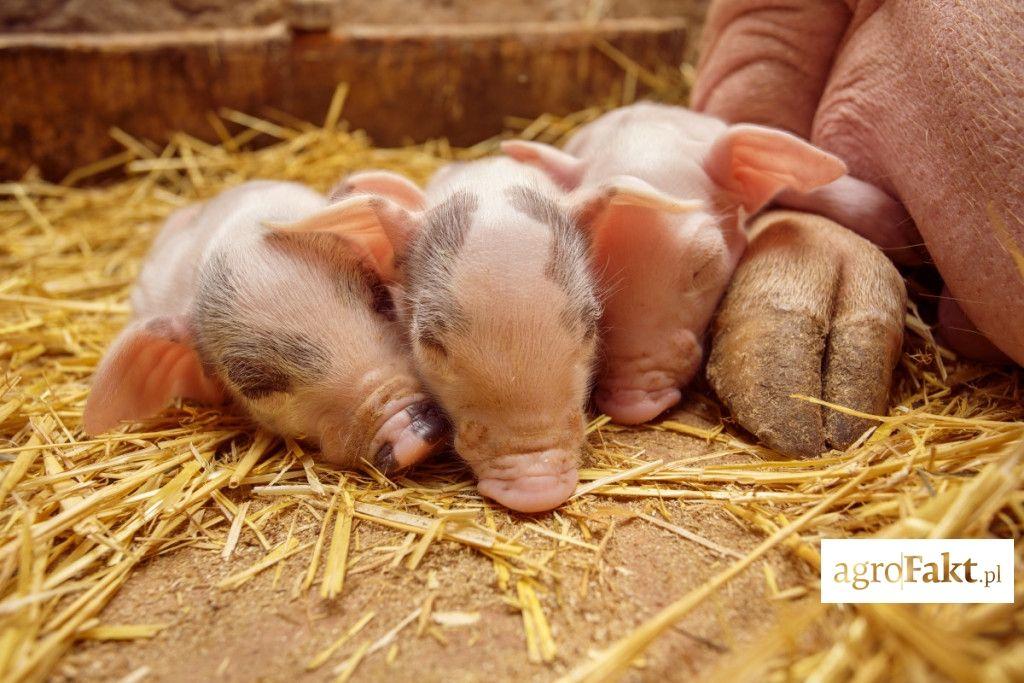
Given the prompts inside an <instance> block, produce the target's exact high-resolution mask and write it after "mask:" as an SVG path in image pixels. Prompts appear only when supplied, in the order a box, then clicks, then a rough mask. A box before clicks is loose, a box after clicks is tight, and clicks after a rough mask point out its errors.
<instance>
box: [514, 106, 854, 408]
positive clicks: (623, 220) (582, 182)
mask: <svg viewBox="0 0 1024 683" xmlns="http://www.w3.org/2000/svg"><path fill="white" fill-rule="evenodd" d="M502 150H503V151H504V152H505V153H506V154H508V155H509V156H511V157H513V158H515V159H517V160H519V161H521V162H524V163H527V164H531V165H534V166H536V167H538V168H540V169H543V170H544V171H545V172H546V173H547V174H548V175H549V176H550V177H551V178H552V179H553V180H554V181H555V182H556V183H558V184H559V185H560V186H561V187H562V188H563V189H565V190H567V191H571V192H572V194H571V195H570V198H572V197H574V196H576V195H582V196H586V195H589V194H592V193H594V192H602V191H603V192H605V193H607V192H612V193H616V195H617V196H616V199H615V200H614V201H611V202H608V203H607V204H605V205H604V206H603V207H601V208H602V210H600V211H596V212H595V211H578V212H577V215H578V216H579V219H580V223H581V227H582V228H583V229H585V230H587V231H588V232H589V233H590V239H591V241H592V243H593V251H594V259H595V266H596V272H597V273H598V274H599V277H600V280H601V286H602V290H603V298H604V302H605V303H604V316H603V318H602V321H601V327H602V336H603V358H602V362H601V367H600V370H599V374H598V379H597V388H596V391H595V402H596V404H597V406H598V408H599V409H600V410H601V411H602V412H604V413H606V414H607V415H609V416H611V417H612V418H613V419H614V420H615V421H616V422H620V423H624V424H638V423H641V422H646V421H648V420H650V419H652V418H654V417H656V416H657V415H658V414H660V413H661V412H663V411H664V410H666V409H667V408H670V407H671V406H673V405H675V404H676V403H677V402H678V401H679V399H680V396H681V394H680V388H681V387H683V386H685V385H686V384H687V383H689V382H690V380H691V379H692V378H693V376H694V375H695V374H696V373H697V371H698V370H699V369H700V366H701V361H702V358H703V354H704V352H703V338H704V332H705V330H706V329H707V327H708V324H709V322H710V320H711V317H712V315H713V313H714V311H715V308H716V306H717V305H718V302H719V299H720V298H721V297H722V294H723V293H724V291H725V288H726V285H727V284H728V283H729V278H730V276H731V275H732V272H733V270H734V268H735V267H736V263H737V261H738V260H739V258H740V256H741V254H742V253H743V249H744V246H745V244H746V237H745V234H744V230H743V228H744V225H743V223H744V220H745V216H747V215H750V214H753V213H755V212H757V211H758V210H759V209H761V208H762V207H763V206H764V205H765V204H766V203H768V201H770V200H771V199H772V197H773V196H775V194H776V193H778V192H779V191H781V190H784V189H787V188H790V189H795V190H799V191H801V192H807V191H809V190H812V189H814V188H816V187H818V186H821V185H824V184H826V183H828V182H830V181H833V180H835V179H836V178H838V177H839V176H841V175H842V174H843V173H844V171H845V167H844V165H843V163H842V162H841V161H839V160H838V159H837V158H835V157H833V156H832V155H830V154H827V153H825V152H822V151H821V150H819V149H817V148H815V147H812V146H811V145H809V144H808V143H806V142H804V141H802V140H800V139H798V138H796V137H794V136H792V135H789V134H787V133H784V132H782V131H778V130H774V129H770V128H765V127H762V126H749V125H748V126H727V125H726V124H725V123H723V122H722V121H720V120H718V119H715V118H713V117H710V116H705V115H702V114H697V113H695V112H692V111H690V110H687V109H683V108H680V107H671V106H666V105H659V104H652V103H639V104H635V105H632V106H628V107H623V108H621V109H617V110H615V111H612V112H610V113H608V114H605V115H604V116H602V117H600V118H598V119H597V120H596V121H594V122H592V123H590V124H588V125H586V126H584V127H583V128H582V129H580V131H579V132H578V133H577V134H576V135H575V136H574V137H573V138H572V140H571V141H570V143H569V144H568V145H567V146H566V148H565V150H564V151H561V150H558V149H556V148H554V147H551V146H548V145H544V144H540V143H535V142H523V141H509V142H506V143H504V144H503V145H502ZM571 202H572V200H571V199H570V203H571Z"/></svg>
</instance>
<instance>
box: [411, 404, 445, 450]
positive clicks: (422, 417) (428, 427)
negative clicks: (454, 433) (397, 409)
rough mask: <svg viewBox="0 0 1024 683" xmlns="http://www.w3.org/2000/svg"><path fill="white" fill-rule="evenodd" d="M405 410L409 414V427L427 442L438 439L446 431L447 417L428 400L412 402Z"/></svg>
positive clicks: (442, 436)
mask: <svg viewBox="0 0 1024 683" xmlns="http://www.w3.org/2000/svg"><path fill="white" fill-rule="evenodd" d="M405 412H406V413H408V414H409V420H410V429H412V431H413V433H414V434H415V435H416V436H418V437H419V438H420V439H422V440H423V441H424V442H426V443H428V444H433V443H436V442H437V441H440V440H441V439H443V438H444V437H445V435H446V434H447V433H448V430H449V428H450V424H449V423H448V418H447V417H446V416H445V414H444V413H443V412H442V411H441V409H440V408H438V407H437V406H436V405H434V404H433V403H431V402H430V401H422V402H420V403H413V404H412V405H411V406H409V407H408V408H406V409H405Z"/></svg>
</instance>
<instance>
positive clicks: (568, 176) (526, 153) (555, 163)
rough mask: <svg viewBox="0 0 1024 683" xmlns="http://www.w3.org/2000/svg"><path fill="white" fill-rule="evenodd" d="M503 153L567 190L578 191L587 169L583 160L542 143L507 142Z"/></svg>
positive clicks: (503, 145) (503, 147) (503, 143)
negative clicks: (539, 171) (546, 176)
mask: <svg viewBox="0 0 1024 683" xmlns="http://www.w3.org/2000/svg"><path fill="white" fill-rule="evenodd" d="M501 151H502V152H504V153H505V154H506V155H507V156H510V157H512V158H513V159H515V160H516V161H518V162H520V163H524V164H529V165H530V166H534V167H535V168H539V169H540V170H542V171H544V173H546V174H547V175H548V177H549V178H551V180H553V181H555V183H556V184H557V185H559V186H560V187H562V188H563V189H565V190H574V189H576V187H577V186H579V184H580V181H581V180H582V179H583V173H584V171H586V168H587V164H586V162H585V161H583V159H579V158H577V157H574V156H573V155H571V154H569V153H568V152H563V151H562V150H560V149H558V148H557V147H552V146H551V145H545V144H544V143H542V142H527V141H526V140H506V141H504V142H502V143H501Z"/></svg>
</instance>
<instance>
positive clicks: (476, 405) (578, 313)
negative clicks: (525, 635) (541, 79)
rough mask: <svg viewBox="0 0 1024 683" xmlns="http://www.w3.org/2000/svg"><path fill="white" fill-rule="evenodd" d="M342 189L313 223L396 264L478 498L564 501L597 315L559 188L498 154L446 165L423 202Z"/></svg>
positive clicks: (425, 360)
mask: <svg viewBox="0 0 1024 683" xmlns="http://www.w3.org/2000/svg"><path fill="white" fill-rule="evenodd" d="M343 192H344V193H345V194H346V195H348V198H347V199H345V200H344V201H343V202H342V203H341V204H338V205H337V206H335V207H332V209H330V210H329V211H328V212H327V214H326V215H324V216H322V217H321V218H320V219H317V220H318V221H319V223H320V224H321V225H323V226H325V229H334V230H336V231H339V232H341V233H344V234H360V235H362V236H363V237H365V238H366V239H368V240H375V241H377V243H378V244H381V248H382V249H385V250H387V249H391V250H392V251H393V252H395V253H397V254H398V257H397V261H398V262H399V263H400V264H401V267H402V268H403V269H404V277H405V281H406V283H407V285H406V297H405V302H404V308H405V311H404V315H405V317H406V318H407V320H408V325H409V329H410V337H411V340H412V346H413V353H414V356H415V358H416V363H417V366H418V369H419V371H420V374H421V376H422V378H423V381H424V384H425V385H426V387H427V388H428V389H429V391H430V393H431V394H432V395H433V396H434V397H436V399H437V401H438V402H439V403H440V405H441V406H442V407H443V408H444V409H445V410H446V411H447V413H448V414H449V416H450V418H451V420H452V423H453V425H454V429H455V448H456V450H457V451H458V453H459V454H460V455H461V456H462V457H463V458H464V459H465V460H466V461H467V462H468V463H469V464H470V466H471V467H472V468H473V471H474V472H475V473H476V475H477V477H478V478H479V484H478V488H479V490H480V493H482V494H483V495H485V496H488V497H490V498H493V499H494V500H496V501H498V502H499V503H501V504H503V505H505V506H507V507H509V508H511V509H513V510H518V511H522V512H539V511H543V510H549V509H551V508H554V507H556V506H558V505H559V504H561V503H562V502H563V501H565V500H566V499H567V498H568V497H569V496H570V495H572V493H573V491H574V490H575V487H576V483H577V460H578V458H579V454H580V450H581V447H582V445H583V439H584V434H583V427H584V407H585V403H586V400H587V394H588V391H589V382H590V375H591V372H592V366H593V362H594V356H595V347H596V343H597V340H596V336H597V335H596V331H597V323H598V319H599V317H600V306H599V303H598V299H597V297H596V296H595V287H594V283H593V282H592V279H591V275H590V274H589V269H588V261H587V248H586V243H585V240H584V239H583V236H582V234H581V232H580V231H579V230H578V229H577V227H576V226H575V223H574V220H573V212H572V211H571V209H572V208H574V207H572V206H571V205H570V204H569V203H568V202H567V201H566V197H565V194H564V192H562V190H561V189H559V187H558V186H557V185H556V184H555V183H554V182H552V181H551V180H550V179H549V178H548V177H547V176H546V175H545V174H543V173H541V172H540V171H538V170H536V169H533V168H530V167H528V166H525V165H522V164H518V163H516V162H515V161H513V160H511V159H505V158H498V159H487V160H483V161H476V162H471V163H466V164H453V165H451V166H448V167H446V168H444V169H442V170H441V171H440V172H439V173H438V174H437V176H436V177H435V178H434V180H433V181H432V183H431V184H430V186H429V188H428V189H427V192H426V193H425V194H424V193H423V192H421V191H420V190H419V189H418V188H416V187H415V186H414V185H412V184H411V183H409V182H408V181H407V180H405V179H403V178H401V177H399V176H395V175H394V174H390V173H383V172H377V173H364V174H359V175H357V176H354V177H351V178H349V179H348V181H347V183H346V184H345V187H344V188H343ZM611 197H612V193H606V192H595V193H592V194H591V195H589V201H587V202H583V203H581V204H580V207H581V208H589V210H592V211H599V210H601V207H603V206H604V205H606V204H607V203H608V202H609V201H610V199H611ZM326 226H333V228H327V227H326ZM385 243H386V246H384V245H385Z"/></svg>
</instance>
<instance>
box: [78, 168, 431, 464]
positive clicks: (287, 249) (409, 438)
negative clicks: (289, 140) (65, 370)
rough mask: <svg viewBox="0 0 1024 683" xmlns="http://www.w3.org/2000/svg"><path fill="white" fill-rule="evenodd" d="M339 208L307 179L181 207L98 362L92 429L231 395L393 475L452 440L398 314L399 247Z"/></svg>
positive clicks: (266, 417)
mask: <svg viewBox="0 0 1024 683" xmlns="http://www.w3.org/2000/svg"><path fill="white" fill-rule="evenodd" d="M329 208H330V207H329V205H328V203H327V202H326V201H325V199H324V198H323V197H321V196H320V195H318V194H317V193H315V192H313V191H312V190H309V189H308V188H305V187H303V186H300V185H296V184H293V183H277V182H269V181H254V182H250V183H246V184H244V185H241V186H239V187H237V188H234V189H232V190H229V191H227V192H224V193H223V194H221V195H220V196H218V197H216V198H215V199H213V200H211V201H209V202H208V203H206V204H205V205H203V206H202V207H201V208H198V209H197V208H191V209H189V210H187V212H186V213H183V214H176V215H175V216H173V217H172V219H170V220H169V221H168V223H167V225H166V226H165V228H164V231H163V232H162V233H161V235H160V236H159V237H158V238H157V241H156V242H155V243H154V249H153V251H152V252H151V254H150V255H149V256H148V258H147V260H146V262H145V263H144V265H143V269H142V273H141V275H140V278H139V282H138V285H137V287H136V291H135V293H134V294H133V303H134V307H135V313H136V319H135V321H133V322H132V323H131V324H129V326H128V327H127V328H126V329H125V331H124V332H122V334H121V335H120V336H119V337H118V339H117V340H116V341H115V343H114V345H113V346H112V347H111V349H110V350H109V351H108V353H107V355H106V356H105V358H104V359H103V361H102V363H101V364H100V367H99V369H98V370H97V373H96V376H95V378H94V380H93V389H92V392H91V394H90V397H89V400H88V403H87V406H86V411H85V428H86V430H87V431H89V432H90V433H99V432H102V431H105V430H107V429H110V428H112V427H114V426H115V425H116V424H117V423H119V422H121V421H123V420H138V419H143V418H146V417H149V416H152V415H154V414H156V413H157V412H159V411H160V410H161V409H162V408H163V407H164V406H166V405H167V403H168V402H169V401H170V400H171V399H173V398H176V397H181V398H188V399H193V400H197V401H200V402H206V403H216V402H219V401H221V400H223V399H224V398H226V397H230V398H231V399H233V400H234V401H235V402H237V403H238V404H239V405H240V406H242V407H243V408H244V409H245V410H246V411H247V412H248V413H249V414H250V415H251V416H252V417H253V418H255V419H256V420H257V421H258V422H260V423H262V424H263V425H264V426H266V427H268V428H269V429H272V430H274V431H276V432H278V433H280V434H283V435H286V436H290V437H295V438H304V439H308V440H310V441H313V442H315V443H316V444H318V445H319V446H320V448H321V450H322V454H323V457H324V458H325V459H326V460H328V461H330V462H334V463H337V464H340V465H344V466H355V465H358V464H359V463H360V462H361V461H369V462H372V463H374V464H375V465H376V466H377V467H379V468H380V469H382V470H385V471H387V470H392V469H395V468H398V467H404V466H408V465H411V464H412V463H414V462H416V461H418V460H420V459H422V458H424V457H426V456H427V455H429V454H430V453H431V452H433V451H434V450H436V449H437V448H438V447H440V445H441V444H442V443H443V441H444V436H445V434H446V430H447V424H446V420H445V418H444V416H443V415H442V413H441V412H440V411H439V410H438V409H437V408H436V407H434V406H433V404H432V403H431V402H430V401H429V400H428V399H427V397H426V395H425V394H424V393H423V391H422V389H421V388H420V385H419V381H418V380H417V379H416V376H415V373H414V371H413V368H412V362H411V360H410V358H409V357H408V355H407V354H406V352H405V351H404V344H405V342H404V339H403V334H402V330H401V328H400V327H399V326H398V325H397V324H396V322H395V321H394V320H393V319H392V318H391V317H390V308H391V307H390V304H389V300H390V296H391V294H390V291H389V287H397V286H398V283H397V282H396V281H395V271H394V268H393V262H392V260H391V255H392V254H393V251H394V250H393V248H392V247H391V246H390V242H389V241H388V239H387V237H386V236H384V237H381V238H377V237H376V236H373V237H372V238H367V235H366V231H365V229H363V227H362V226H361V225H360V224H358V221H357V223H356V224H352V223H341V224H339V222H338V221H337V220H335V218H336V215H335V214H333V213H331V212H330V211H326V210H327V209H329Z"/></svg>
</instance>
